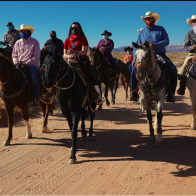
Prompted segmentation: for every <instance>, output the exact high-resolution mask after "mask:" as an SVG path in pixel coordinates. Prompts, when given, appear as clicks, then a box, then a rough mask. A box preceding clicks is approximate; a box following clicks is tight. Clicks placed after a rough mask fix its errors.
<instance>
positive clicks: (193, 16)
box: [186, 15, 196, 27]
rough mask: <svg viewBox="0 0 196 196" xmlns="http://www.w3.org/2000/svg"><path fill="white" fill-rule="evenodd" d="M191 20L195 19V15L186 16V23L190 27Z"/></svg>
mask: <svg viewBox="0 0 196 196" xmlns="http://www.w3.org/2000/svg"><path fill="white" fill-rule="evenodd" d="M192 20H196V15H192V17H191V19H190V18H188V19H187V20H186V22H187V24H188V25H189V26H190V27H192V26H191V22H192Z"/></svg>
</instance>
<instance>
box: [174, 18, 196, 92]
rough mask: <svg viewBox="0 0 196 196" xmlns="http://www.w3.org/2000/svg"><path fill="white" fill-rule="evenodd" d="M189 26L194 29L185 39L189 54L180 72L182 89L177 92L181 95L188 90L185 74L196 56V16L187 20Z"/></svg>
mask: <svg viewBox="0 0 196 196" xmlns="http://www.w3.org/2000/svg"><path fill="white" fill-rule="evenodd" d="M187 24H188V25H189V26H190V27H192V29H191V30H190V31H188V32H187V34H186V36H185V39H184V48H185V50H186V51H189V54H188V55H187V57H186V58H185V60H184V63H183V65H182V67H181V69H180V71H179V72H178V80H180V88H179V89H178V90H177V93H178V94H179V95H184V94H185V89H186V76H185V73H186V71H187V69H188V66H189V64H190V63H191V62H192V58H193V57H195V56H196V15H193V16H192V17H191V19H189V18H188V19H187Z"/></svg>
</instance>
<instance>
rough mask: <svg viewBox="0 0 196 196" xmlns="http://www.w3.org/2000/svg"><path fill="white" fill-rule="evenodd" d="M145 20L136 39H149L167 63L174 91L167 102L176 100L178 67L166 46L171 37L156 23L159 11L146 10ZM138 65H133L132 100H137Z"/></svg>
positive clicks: (138, 42)
mask: <svg viewBox="0 0 196 196" xmlns="http://www.w3.org/2000/svg"><path fill="white" fill-rule="evenodd" d="M141 18H142V20H143V22H145V24H146V25H147V27H145V28H143V29H142V30H141V31H140V32H139V36H138V39H137V41H136V43H137V44H140V43H144V42H145V41H148V42H149V43H150V46H152V47H153V48H154V50H155V52H156V53H157V54H158V55H160V56H161V57H162V58H163V59H164V60H165V61H166V62H167V63H166V67H167V70H168V72H169V75H170V82H171V90H172V93H170V94H168V95H167V102H175V90H176V86H177V69H176V67H175V65H174V64H173V63H172V61H171V60H170V59H169V58H168V57H167V56H166V54H165V53H166V49H165V47H166V46H167V45H169V37H168V34H167V32H166V30H165V29H164V28H163V27H162V26H157V25H155V23H157V22H158V20H159V15H158V14H157V13H152V12H150V11H149V12H146V15H145V17H142V16H141ZM135 75H136V66H134V67H133V71H132V77H131V80H132V81H131V82H132V89H131V91H132V95H131V99H130V101H137V99H138V97H139V96H138V94H137V93H136V92H134V90H135V87H136V77H135Z"/></svg>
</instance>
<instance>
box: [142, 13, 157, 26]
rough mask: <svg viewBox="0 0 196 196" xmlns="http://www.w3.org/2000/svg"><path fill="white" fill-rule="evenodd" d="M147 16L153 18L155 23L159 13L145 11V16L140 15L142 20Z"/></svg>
mask: <svg viewBox="0 0 196 196" xmlns="http://www.w3.org/2000/svg"><path fill="white" fill-rule="evenodd" d="M149 17H153V18H155V23H157V22H158V21H159V15H158V14H157V13H152V12H151V11H149V12H146V15H145V17H142V16H141V19H142V20H143V21H144V22H146V21H145V19H146V18H149Z"/></svg>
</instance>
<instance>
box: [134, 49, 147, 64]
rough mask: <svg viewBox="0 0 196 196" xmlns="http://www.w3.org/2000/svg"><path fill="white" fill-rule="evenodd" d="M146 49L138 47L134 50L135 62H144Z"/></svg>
mask: <svg viewBox="0 0 196 196" xmlns="http://www.w3.org/2000/svg"><path fill="white" fill-rule="evenodd" d="M147 53H148V51H146V50H143V49H140V48H138V49H137V50H136V52H135V56H136V57H137V62H142V63H144V62H145V59H146V55H147Z"/></svg>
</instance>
